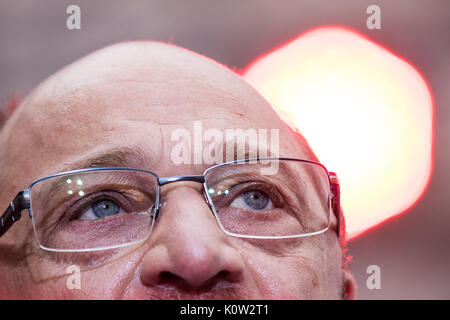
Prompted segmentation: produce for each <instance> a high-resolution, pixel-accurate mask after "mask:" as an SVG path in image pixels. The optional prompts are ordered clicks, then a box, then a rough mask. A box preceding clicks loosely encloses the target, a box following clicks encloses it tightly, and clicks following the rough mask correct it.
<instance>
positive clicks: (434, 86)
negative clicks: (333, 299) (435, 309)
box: [0, 0, 450, 299]
mask: <svg viewBox="0 0 450 320" xmlns="http://www.w3.org/2000/svg"><path fill="white" fill-rule="evenodd" d="M72 4H75V5H78V6H79V7H80V8H81V29H80V30H68V29H67V27H66V19H67V17H68V14H67V13H66V8H67V7H68V6H69V5H72ZM373 4H376V5H378V6H379V7H380V9H381V29H380V30H377V29H374V30H369V29H368V28H367V26H366V20H367V18H368V16H369V15H368V14H367V13H366V9H367V7H368V6H369V5H373ZM321 25H340V26H344V27H349V28H353V29H355V30H357V31H359V32H361V33H362V34H365V35H366V36H367V37H369V38H370V39H372V40H374V41H376V42H378V43H380V44H382V45H383V46H385V47H387V48H389V49H390V50H391V51H393V52H394V53H395V54H397V55H399V56H401V57H403V58H405V59H406V60H407V61H409V62H410V63H412V64H413V65H414V66H415V67H416V68H417V69H418V70H419V71H420V72H421V73H422V74H423V76H424V78H425V79H426V80H427V82H428V84H429V86H430V88H431V91H432V95H433V98H434V101H435V123H434V130H435V132H434V135H435V136H434V137H435V141H434V170H433V172H432V177H431V181H430V184H429V186H428V188H427V190H426V191H425V193H424V194H423V196H422V197H421V198H420V200H419V201H418V202H417V203H416V204H415V205H414V206H413V207H412V208H410V209H408V210H407V211H406V212H404V214H402V215H399V216H397V217H396V218H394V219H391V220H389V221H387V222H386V223H384V224H382V225H380V226H378V227H377V228H374V229H371V230H369V231H368V232H366V233H364V234H363V235H361V236H359V237H357V238H355V239H352V240H351V241H350V243H349V254H350V255H351V256H353V260H352V261H353V262H352V263H351V265H350V266H351V269H352V271H353V274H354V276H355V278H356V281H357V283H358V298H359V299H449V298H450V232H449V231H450V228H449V227H450V143H449V140H450V85H449V83H450V1H448V0H434V1H425V0H422V1H418V0H396V1H379V0H371V1H366V0H352V1H348V0H340V1H313V0H307V1H300V0H298V1H285V0H276V1H275V0H243V1H223V0H222V1H219V0H217V1H211V0H192V1H167V0H154V1H140V0H133V1H127V2H126V4H125V2H123V1H119V0H109V1H103V0H101V1H100V0H97V1H87V0H85V1H75V0H73V1H52V0H41V1H29V0H2V1H1V2H0V43H1V50H0V103H2V104H3V103H6V102H7V100H8V98H9V97H10V95H11V94H12V93H15V92H16V93H17V92H18V93H20V94H21V95H22V96H25V95H26V94H27V93H29V92H30V90H31V89H32V88H34V87H35V86H36V85H37V84H38V83H39V82H41V81H42V80H43V79H45V78H46V77H48V76H49V75H51V74H52V73H54V72H56V71H57V70H59V69H60V68H62V67H64V66H66V65H67V64H69V63H70V62H72V61H74V60H75V59H78V58H80V57H81V56H83V55H85V54H88V53H90V52H92V51H93V50H95V49H99V48H102V47H104V46H106V45H109V44H112V43H115V42H120V41H126V40H157V41H163V42H170V43H173V44H176V45H179V46H182V47H185V48H188V49H191V50H193V51H196V52H198V53H201V54H203V55H205V56H208V57H210V58H212V59H215V60H217V61H219V62H221V63H223V64H225V65H227V66H229V67H231V68H233V69H235V70H241V69H243V68H244V67H245V66H247V65H248V64H249V63H250V62H251V61H253V60H254V59H256V58H257V57H259V56H261V55H262V54H264V53H266V52H268V51H270V50H271V49H273V48H275V47H277V46H279V45H280V44H282V43H285V42H286V41H288V40H291V39H293V38H295V37H296V36H297V35H299V34H300V33H302V32H304V31H306V30H308V29H311V28H314V27H318V26H321ZM370 265H377V266H379V267H380V269H381V289H378V290H377V289H373V290H370V289H368V288H367V286H366V281H367V278H368V277H369V276H370V274H367V267H368V266H370Z"/></svg>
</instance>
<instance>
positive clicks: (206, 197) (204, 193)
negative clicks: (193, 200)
mask: <svg viewBox="0 0 450 320" xmlns="http://www.w3.org/2000/svg"><path fill="white" fill-rule="evenodd" d="M203 197H204V198H205V201H206V203H207V204H208V205H209V207H210V208H211V213H212V214H213V215H214V205H213V204H212V203H211V201H209V197H208V195H207V194H206V191H205V190H203Z"/></svg>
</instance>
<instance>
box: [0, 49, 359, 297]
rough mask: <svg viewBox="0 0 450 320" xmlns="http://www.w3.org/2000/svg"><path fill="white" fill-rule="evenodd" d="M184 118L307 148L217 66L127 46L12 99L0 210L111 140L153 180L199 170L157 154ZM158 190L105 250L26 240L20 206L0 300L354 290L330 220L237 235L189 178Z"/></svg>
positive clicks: (181, 53)
mask: <svg viewBox="0 0 450 320" xmlns="http://www.w3.org/2000/svg"><path fill="white" fill-rule="evenodd" d="M196 120H202V125H203V130H207V129H209V128H215V129H219V130H220V131H222V132H225V130H226V129H228V128H242V129H248V128H252V129H258V128H264V129H268V130H270V129H273V128H275V129H279V130H280V133H279V134H280V151H279V153H280V155H282V156H289V157H298V158H311V151H310V150H309V149H308V146H307V145H306V144H302V143H300V144H299V143H298V141H297V140H296V139H295V138H294V137H293V135H292V133H291V131H290V130H289V128H288V127H287V126H286V125H285V124H284V123H283V122H282V121H281V120H280V119H279V118H278V116H277V115H276V114H275V113H274V111H273V110H272V108H271V107H270V106H269V104H268V103H267V102H266V101H265V100H264V99H263V98H262V97H261V96H260V95H259V94H258V93H257V92H256V91H255V90H254V89H253V88H252V87H251V86H250V85H248V84H247V83H246V82H245V81H243V80H242V79H241V78H240V77H239V76H238V75H236V74H234V73H233V72H231V71H230V70H228V69H227V68H225V67H224V66H222V65H219V64H217V63H215V62H213V61H210V60H209V59H206V58H205V57H202V56H200V55H197V54H195V53H192V52H188V51H187V50H183V49H180V48H176V47H173V46H168V45H164V44H158V43H149V42H130V43H125V44H117V45H113V46H109V47H107V48H104V49H102V50H99V51H97V52H94V53H92V54H90V55H88V56H86V57H84V58H83V59H81V60H79V61H76V62H75V63H73V64H71V65H69V66H68V67H66V68H64V69H62V70H61V71H59V72H58V73H56V74H55V75H53V76H51V77H50V78H49V79H47V80H46V81H44V82H43V83H42V84H41V85H39V86H38V87H37V88H36V89H35V90H34V91H33V92H32V93H31V94H30V95H29V96H28V97H27V99H26V100H25V101H24V102H23V103H22V104H21V106H20V108H19V109H18V110H17V111H16V112H15V113H14V114H13V116H12V117H11V118H10V120H9V121H8V122H7V123H6V125H5V127H4V128H3V129H2V131H1V133H0V145H1V146H2V147H1V151H0V168H2V169H1V171H0V180H1V181H2V184H1V187H0V188H1V189H0V204H1V206H3V207H6V206H7V204H8V203H9V202H10V201H11V199H12V198H13V197H14V196H15V195H16V193H17V192H18V191H19V190H23V189H26V188H27V187H28V185H29V184H30V182H31V181H33V180H35V179H37V178H40V177H43V176H46V175H49V174H53V173H56V172H61V171H63V170H64V169H65V168H66V167H67V165H70V164H72V163H75V162H77V161H82V160H83V159H86V158H89V157H91V156H94V155H99V154H102V152H104V151H105V150H108V149H112V148H121V147H127V148H133V147H135V148H138V149H139V150H141V154H142V157H141V158H139V159H134V160H133V161H130V163H128V166H129V167H136V168H142V169H147V170H151V171H154V172H156V173H158V174H159V175H160V176H175V175H189V174H201V173H202V172H203V170H204V169H206V168H207V167H208V166H209V165H207V164H195V165H194V164H189V165H187V164H181V165H175V164H174V163H173V161H171V158H170V155H171V150H172V148H173V147H174V144H175V142H174V141H172V140H171V134H172V132H173V131H174V130H176V129H180V128H185V129H187V130H189V131H190V132H192V131H193V123H194V121H196ZM192 134H193V133H192ZM4 186H8V187H7V188H5V187H4ZM162 197H163V206H162V208H161V212H160V217H159V218H158V220H157V222H156V225H155V228H154V230H153V233H152V236H151V237H150V238H149V239H148V240H147V241H145V242H144V243H142V244H140V245H137V246H131V247H126V248H123V249H120V250H113V252H110V253H108V254H106V256H105V257H101V256H100V257H99V255H92V256H90V255H85V254H78V255H77V254H64V253H62V254H61V253H59V254H51V253H48V252H46V251H44V250H41V249H39V248H38V247H37V246H36V244H35V239H34V234H33V230H32V224H31V220H30V219H29V218H28V217H27V215H26V214H25V212H24V218H22V219H21V220H20V221H19V222H17V223H16V224H15V225H14V226H13V227H12V228H11V229H10V230H9V231H8V232H7V233H6V234H5V235H4V236H3V237H2V238H1V239H0V277H1V283H2V285H1V286H0V297H1V298H10V299H19V298H20V299H98V298H101V299H205V298H206V299H229V298H233V299H239V298H245V299H340V298H342V296H343V294H344V295H345V297H346V298H353V297H354V292H355V285H354V280H353V278H352V276H351V274H350V273H349V272H348V271H347V270H345V269H344V268H343V265H342V254H343V253H342V250H341V247H340V245H339V241H338V239H337V236H336V232H335V225H336V219H335V217H334V216H333V220H332V225H331V229H330V230H328V231H327V232H325V233H323V234H321V235H318V236H313V237H307V238H301V240H298V239H297V240H258V241H257V240H245V239H240V238H235V237H230V236H227V235H226V234H224V233H223V232H222V231H221V230H220V229H219V226H218V224H217V222H216V220H215V218H214V216H213V215H212V214H211V211H210V209H209V207H208V205H207V204H206V202H205V200H204V198H203V194H202V186H201V184H198V183H194V182H178V183H174V184H170V185H167V186H164V187H163V189H162ZM264 241H265V242H264ZM269 242H270V243H269ZM73 264H75V265H78V266H80V268H81V289H80V290H70V289H68V288H67V285H66V282H67V280H68V277H69V276H70V274H68V273H67V271H66V270H67V267H68V266H70V265H73Z"/></svg>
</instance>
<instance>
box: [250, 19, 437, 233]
mask: <svg viewBox="0 0 450 320" xmlns="http://www.w3.org/2000/svg"><path fill="white" fill-rule="evenodd" d="M244 77H245V78H246V79H247V80H248V81H249V82H250V83H251V84H253V86H255V87H256V88H257V89H258V90H259V91H260V92H261V93H262V95H263V96H264V97H265V98H266V99H267V100H268V101H270V102H271V103H272V105H273V106H274V107H275V109H276V110H277V111H278V112H279V114H280V116H281V117H282V118H284V119H285V120H286V121H287V122H289V123H290V124H291V125H293V126H294V127H297V128H298V129H299V130H300V132H302V133H303V134H304V136H305V137H306V139H307V140H308V141H309V143H310V145H311V147H312V148H313V150H314V152H315V153H316V155H317V156H318V157H319V159H320V161H321V162H322V163H324V164H325V165H326V166H327V167H328V168H329V169H330V170H331V171H335V172H337V174H338V177H339V180H340V182H341V190H342V206H343V209H344V213H345V216H346V224H347V231H348V234H349V237H350V238H352V237H356V236H358V235H359V234H361V233H362V232H364V231H365V230H367V229H369V228H371V227H373V226H375V225H377V224H379V223H381V222H383V221H385V220H386V219H388V218H390V217H393V216H394V215H397V214H399V213H402V212H404V211H405V210H407V209H408V208H409V207H411V206H412V205H413V204H414V203H415V202H417V201H418V199H419V198H420V197H421V195H422V194H423V193H424V191H425V189H426V187H427V185H428V182H429V179H430V176H431V172H432V162H433V159H432V149H433V139H434V137H433V112H434V111H433V100H432V96H431V93H430V90H429V88H428V85H427V83H426V82H425V80H424V78H423V77H422V76H421V75H420V73H419V72H418V71H417V70H416V69H415V68H414V67H413V66H412V65H411V64H409V63H408V62H406V61H405V60H403V59H401V58H399V57H397V56H396V55H394V54H393V53H391V52H390V51H388V50H387V49H385V48H383V47H382V46H380V45H378V44H376V43H374V42H372V41H370V40H369V39H367V38H366V37H364V36H363V35H361V34H359V33H357V32H355V31H351V30H348V29H345V28H341V27H329V26H327V27H321V28H317V29H314V30H312V31H309V32H306V33H304V34H302V35H301V36H299V37H298V38H296V39H295V40H293V41H291V42H289V43H288V44H286V45H283V46H282V47H280V48H277V49H276V50H274V51H272V52H270V53H269V54H266V55H264V56H262V57H261V58H258V59H257V60H256V61H255V62H253V63H252V64H251V65H250V66H249V67H248V68H247V69H246V70H245V72H244Z"/></svg>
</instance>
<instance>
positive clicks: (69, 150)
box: [1, 43, 298, 177]
mask: <svg viewBox="0 0 450 320" xmlns="http://www.w3.org/2000/svg"><path fill="white" fill-rule="evenodd" d="M13 120H14V121H12V124H9V134H7V135H6V136H7V138H4V139H6V141H1V143H2V144H3V143H4V144H3V145H6V146H7V149H9V152H8V155H9V158H10V159H14V158H15V157H16V156H17V158H20V159H21V160H20V161H22V162H26V163H22V164H21V167H22V168H29V170H33V171H34V172H36V171H39V173H36V175H40V174H45V173H49V174H50V173H53V171H54V170H56V169H54V168H55V166H57V164H59V163H61V162H67V161H71V160H73V159H75V158H79V157H83V156H84V155H87V154H89V153H94V152H95V153H98V150H99V148H100V149H101V148H102V147H105V148H106V147H108V148H111V147H121V146H127V147H130V146H133V145H137V146H139V147H141V148H143V149H146V147H147V146H151V148H148V149H149V150H148V152H149V153H152V152H153V153H158V152H159V153H161V152H162V153H164V152H165V153H167V150H164V146H163V144H164V141H166V142H167V139H168V138H170V132H171V131H173V130H174V129H176V128H177V127H180V126H181V127H185V128H186V129H188V130H190V131H192V128H193V126H192V124H193V121H199V120H201V121H202V125H203V127H204V129H207V128H216V129H218V130H221V131H224V130H226V129H234V128H242V129H247V128H253V129H255V130H258V129H273V128H275V129H279V130H280V140H282V141H283V144H290V145H295V140H294V139H293V138H292V136H290V133H289V130H288V129H287V128H286V127H285V125H284V124H283V123H282V122H281V121H280V120H279V118H278V116H277V115H276V114H275V112H274V111H273V110H272V109H271V107H270V106H269V105H268V104H267V102H266V101H265V100H264V99H263V98H262V97H261V96H260V95H259V94H258V93H257V92H256V91H255V90H254V89H253V88H252V87H251V86H249V85H248V84H247V83H245V82H244V81H243V80H242V79H241V78H240V77H239V76H238V75H236V74H234V73H233V72H231V71H230V70H228V69H227V68H224V67H223V66H221V65H219V64H217V63H215V62H213V61H210V60H208V59H206V58H204V57H201V56H199V55H197V54H194V53H191V52H187V51H186V50H183V49H179V48H173V47H170V46H163V45H159V44H154V43H138V44H129V45H116V46H112V47H109V48H106V49H103V50H101V51H99V52H95V53H94V54H91V55H89V56H87V57H86V58H83V59H82V60H80V61H78V62H75V63H74V64H72V65H69V66H68V67H66V68H65V69H63V70H62V71H60V72H58V73H56V74H55V75H54V76H52V77H50V78H49V79H48V80H46V81H45V82H44V83H43V84H41V85H40V86H39V87H38V88H37V89H35V91H34V92H33V93H32V94H31V95H30V96H29V98H27V100H26V101H25V103H24V105H23V106H22V108H21V109H19V110H18V114H17V115H15V117H14V119H13ZM12 133H13V134H12ZM150 142H151V143H150ZM23 146H27V154H32V155H33V156H34V157H36V158H37V159H38V160H36V159H30V158H25V159H23V158H24V157H23ZM297 146H298V145H297ZM282 148H283V147H282ZM280 152H282V150H280ZM289 156H293V154H289ZM22 159H23V160H22ZM36 166H38V168H39V169H41V170H36ZM33 176H34V175H33ZM35 177H37V176H35Z"/></svg>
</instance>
